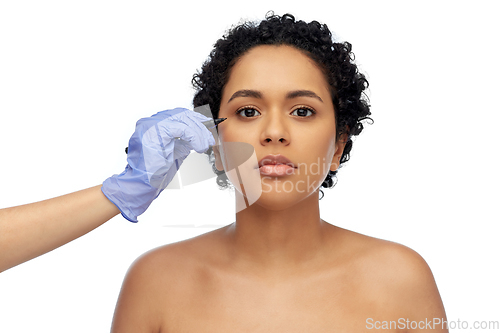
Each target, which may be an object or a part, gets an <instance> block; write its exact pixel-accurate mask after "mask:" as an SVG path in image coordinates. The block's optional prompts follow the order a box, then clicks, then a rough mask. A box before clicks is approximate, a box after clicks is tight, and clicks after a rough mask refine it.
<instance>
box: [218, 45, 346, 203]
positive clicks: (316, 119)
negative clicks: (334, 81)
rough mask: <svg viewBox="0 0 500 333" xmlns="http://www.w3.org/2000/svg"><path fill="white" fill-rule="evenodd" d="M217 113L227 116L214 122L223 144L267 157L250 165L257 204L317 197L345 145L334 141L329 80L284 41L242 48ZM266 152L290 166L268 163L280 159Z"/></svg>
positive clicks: (333, 117) (336, 164)
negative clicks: (256, 180)
mask: <svg viewBox="0 0 500 333" xmlns="http://www.w3.org/2000/svg"><path fill="white" fill-rule="evenodd" d="M219 117H224V118H228V119H227V120H226V121H224V122H223V123H221V124H220V125H219V126H218V130H219V138H220V140H221V143H222V147H223V149H224V143H225V142H244V143H248V144H250V145H252V146H253V148H254V149H255V154H256V156H257V160H258V161H260V162H261V163H263V164H265V162H264V160H267V161H268V162H267V163H269V164H271V165H268V166H261V167H259V166H258V165H255V168H258V170H259V172H260V178H261V187H262V194H261V196H260V198H259V200H258V201H257V202H256V203H257V204H260V205H263V206H266V207H267V208H268V209H273V210H277V209H284V208H286V207H287V206H288V205H291V204H294V203H297V202H299V201H301V200H303V199H305V198H307V197H309V196H311V195H316V196H317V193H318V191H317V190H318V188H319V186H320V185H321V183H322V182H323V180H324V179H325V177H326V175H327V173H328V170H336V169H337V167H338V166H339V160H340V157H341V156H342V150H343V148H344V144H342V142H336V141H335V114H334V107H333V103H332V100H331V96H330V91H329V86H328V83H327V82H326V80H325V78H324V75H323V73H322V72H321V70H320V69H319V68H318V67H317V65H316V64H315V63H314V61H313V60H312V59H310V58H309V57H308V56H306V55H305V54H303V53H302V52H301V51H299V50H297V49H295V48H293V47H291V46H273V45H261V46H257V47H254V48H253V49H251V50H250V51H249V52H248V53H246V54H245V55H244V56H243V57H242V58H241V59H240V60H239V61H238V62H237V63H236V64H235V66H234V67H233V69H232V71H231V75H230V77H229V80H228V82H227V84H226V86H225V87H224V90H223V94H222V101H221V106H220V111H219ZM342 141H343V140H342ZM267 155H282V156H284V157H286V158H287V159H288V160H290V162H291V165H292V166H291V167H290V166H284V165H282V166H276V165H274V166H273V165H272V164H273V163H278V164H279V163H283V161H282V160H279V159H278V162H276V161H274V162H273V161H272V158H268V159H264V160H262V159H263V158H265V157H266V156H267ZM216 157H218V158H217V163H216V166H217V168H218V169H219V170H222V167H223V165H222V163H221V160H220V156H219V154H216ZM223 159H224V157H223ZM289 164H290V163H289ZM230 180H231V181H232V182H233V184H234V183H235V181H237V179H236V180H235V179H231V177H230ZM316 198H317V197H316Z"/></svg>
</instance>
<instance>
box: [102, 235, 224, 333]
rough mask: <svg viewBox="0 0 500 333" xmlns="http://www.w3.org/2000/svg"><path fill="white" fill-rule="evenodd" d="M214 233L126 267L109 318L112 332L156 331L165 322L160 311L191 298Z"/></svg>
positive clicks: (169, 246) (162, 249)
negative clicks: (126, 269) (111, 323)
mask: <svg viewBox="0 0 500 333" xmlns="http://www.w3.org/2000/svg"><path fill="white" fill-rule="evenodd" d="M217 235H218V232H216V231H212V232H209V233H206V234H203V235H201V236H197V237H194V238H191V239H188V240H185V241H180V242H177V243H172V244H167V245H164V246H161V247H158V248H155V249H153V250H151V251H148V252H146V253H145V254H143V255H141V256H140V257H139V258H137V259H136V260H135V261H134V262H133V263H132V265H131V266H130V268H129V270H128V272H127V275H126V277H125V279H124V282H123V285H122V289H121V291H120V296H119V299H118V302H117V305H116V310H115V315H114V318H113V327H112V332H129V331H130V332H137V331H144V332H148V331H151V332H159V331H161V327H162V323H163V322H164V320H165V313H164V312H163V310H162V309H165V308H170V309H172V313H171V315H173V316H174V315H175V313H174V312H175V308H174V307H172V304H175V303H176V302H178V301H179V300H180V299H189V298H190V296H193V297H194V296H195V295H196V294H195V293H196V290H194V289H193V288H192V287H193V286H194V285H197V283H196V280H199V279H200V276H202V274H200V272H203V270H204V267H206V266H207V262H208V261H209V260H210V258H211V257H214V255H213V253H212V252H213V251H217V248H216V247H217V242H216V241H215V238H216V236H217Z"/></svg>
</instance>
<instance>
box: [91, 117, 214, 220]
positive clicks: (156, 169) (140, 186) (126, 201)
mask: <svg viewBox="0 0 500 333" xmlns="http://www.w3.org/2000/svg"><path fill="white" fill-rule="evenodd" d="M210 120H212V119H211V118H207V117H205V116H204V115H202V114H200V113H198V112H194V111H191V110H188V109H183V108H175V109H173V110H166V111H161V112H158V113H157V114H155V115H153V116H151V117H149V118H143V119H140V120H139V121H138V122H137V124H136V129H135V132H134V134H133V135H132V137H131V138H130V141H129V145H128V155H127V162H128V165H127V166H126V168H125V171H123V172H122V173H121V174H119V175H113V176H111V177H110V178H108V179H106V180H105V181H104V182H103V184H102V188H101V190H102V192H103V193H104V195H105V196H106V197H107V198H108V199H109V200H110V201H111V202H112V203H114V204H115V205H116V206H117V207H118V209H119V210H120V212H121V213H122V215H123V217H125V218H126V219H127V220H129V221H131V222H137V216H139V215H141V214H142V213H144V212H145V211H146V209H147V208H148V207H149V205H150V204H151V202H152V201H153V200H154V199H156V198H157V197H158V195H160V193H161V192H162V191H163V190H164V189H165V188H166V187H167V186H168V184H169V183H170V181H171V180H172V178H174V175H175V173H176V172H177V170H178V169H179V168H180V166H181V164H182V162H183V161H184V160H185V159H186V157H187V156H188V155H189V153H190V151H191V149H194V150H195V151H196V152H198V153H203V152H205V151H206V150H207V149H208V148H209V146H213V145H215V140H214V137H213V135H212V133H210V131H209V130H208V129H207V127H206V126H205V125H203V124H202V122H206V121H210ZM176 138H179V139H176Z"/></svg>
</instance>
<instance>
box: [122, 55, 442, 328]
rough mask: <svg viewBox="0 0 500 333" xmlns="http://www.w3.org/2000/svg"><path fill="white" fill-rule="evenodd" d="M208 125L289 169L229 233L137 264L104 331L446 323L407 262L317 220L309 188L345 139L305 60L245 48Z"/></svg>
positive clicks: (415, 264) (432, 293)
mask: <svg viewBox="0 0 500 333" xmlns="http://www.w3.org/2000/svg"><path fill="white" fill-rule="evenodd" d="M304 92H307V93H304ZM244 108H246V109H247V111H243V112H244V114H242V112H240V111H241V110H243V109H244ZM298 110H301V111H298ZM307 110H313V111H314V112H309V111H307ZM306 111H307V112H306ZM219 117H226V118H228V120H226V121H225V122H223V123H222V124H221V125H220V126H219V138H220V139H221V142H222V149H223V146H224V143H225V142H245V143H248V144H251V145H252V146H253V147H254V148H255V153H256V155H257V157H258V158H259V159H261V158H263V157H264V156H266V155H268V154H272V155H276V154H282V155H285V156H286V157H288V158H289V159H290V160H291V161H292V162H293V164H294V165H295V166H297V167H296V168H295V169H294V171H293V173H291V174H289V175H284V176H279V177H266V176H264V175H262V177H261V181H262V182H261V185H262V189H265V191H263V193H262V195H261V196H260V198H259V200H257V202H255V203H254V204H253V205H251V206H249V207H248V208H246V209H244V210H242V211H239V212H238V213H237V214H236V221H235V223H233V224H231V225H230V226H227V227H224V228H221V229H218V230H216V231H213V232H211V233H208V234H205V235H202V236H199V237H196V238H194V239H191V240H188V241H184V242H180V243H176V244H171V245H167V246H165V247H161V248H159V249H156V250H153V251H151V252H150V253H148V254H146V255H144V256H143V257H141V258H140V259H139V260H137V261H136V263H134V265H133V266H132V268H131V269H130V271H129V273H128V275H127V277H126V279H125V282H124V285H123V288H122V291H121V294H120V298H119V300H118V304H117V308H116V312H115V317H114V321H113V329H112V330H113V332H200V331H203V332H359V331H365V330H368V329H367V324H369V323H370V322H369V320H370V318H372V319H373V323H374V322H375V321H379V322H383V321H387V322H389V321H396V322H397V321H398V320H400V318H402V320H403V321H404V320H406V319H409V320H410V321H421V320H424V321H425V319H426V318H427V320H432V319H433V318H443V319H445V318H446V317H445V312H444V308H443V305H442V302H441V299H440V296H439V292H438V290H437V287H436V284H435V282H434V279H433V277H432V273H431V271H430V269H429V268H428V266H427V264H426V263H425V261H424V260H423V259H422V258H421V257H420V256H419V255H418V254H416V253H415V252H414V251H412V250H410V249H408V248H406V247H404V246H401V245H399V244H395V243H391V242H387V241H383V240H379V239H375V238H371V237H368V236H364V235H360V234H357V233H354V232H351V231H347V230H344V229H341V228H338V227H335V226H333V225H331V224H329V223H327V222H325V221H323V220H322V219H321V218H320V212H319V202H318V187H319V185H320V184H321V182H322V181H323V179H324V178H325V176H326V174H327V172H328V170H336V169H337V168H338V166H339V161H340V158H341V156H342V152H343V149H344V146H345V140H344V139H345V138H341V139H340V140H336V135H335V130H334V128H335V116H334V109H333V104H332V101H331V98H330V92H329V87H328V84H327V82H326V80H325V78H324V76H323V75H322V72H321V71H320V69H319V68H318V67H317V66H316V64H315V63H314V62H313V61H312V60H311V59H310V58H308V57H307V56H306V55H304V54H303V53H302V52H300V51H298V50H296V49H294V48H292V47H289V46H258V47H255V48H253V49H252V50H250V51H249V52H248V53H247V54H245V55H244V56H243V57H242V58H241V59H240V60H239V61H238V62H237V63H236V65H235V66H234V68H233V70H232V72H231V75H230V78H229V81H228V83H227V84H226V86H225V87H224V91H223V96H222V102H221V108H220V112H219ZM216 157H217V161H216V166H217V168H218V169H219V170H221V169H222V168H224V158H222V157H221V156H220V154H219V152H218V151H216ZM315 163H316V166H317V167H316V168H315V169H314V170H318V172H311V170H312V166H313V165H315ZM299 164H300V166H299ZM231 181H232V182H233V183H235V182H237V179H231ZM305 184H316V186H312V187H311V186H306V185H305ZM290 186H291V187H290ZM236 201H237V202H236V204H237V205H238V204H239V203H240V204H241V202H242V201H243V196H242V195H241V194H240V193H239V192H238V191H236ZM332 204H334V203H332ZM339 208H340V207H339ZM367 320H368V322H367ZM384 331H389V332H390V331H392V332H397V331H398V328H397V327H394V328H393V329H392V330H384ZM405 331H411V332H417V331H419V330H406V329H405V328H403V329H399V332H405ZM420 331H424V330H420ZM433 331H445V330H439V329H435V330H433Z"/></svg>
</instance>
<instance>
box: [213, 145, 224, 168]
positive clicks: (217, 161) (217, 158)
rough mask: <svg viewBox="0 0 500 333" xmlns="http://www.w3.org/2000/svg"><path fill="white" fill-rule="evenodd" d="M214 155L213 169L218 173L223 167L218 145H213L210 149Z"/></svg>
mask: <svg viewBox="0 0 500 333" xmlns="http://www.w3.org/2000/svg"><path fill="white" fill-rule="evenodd" d="M212 148H213V150H214V155H215V168H216V169H217V170H218V171H224V166H223V165H222V159H221V157H220V151H219V145H215V146H213V147H212Z"/></svg>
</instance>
